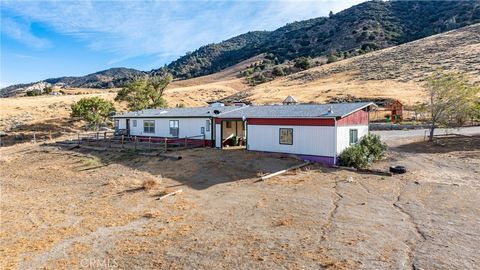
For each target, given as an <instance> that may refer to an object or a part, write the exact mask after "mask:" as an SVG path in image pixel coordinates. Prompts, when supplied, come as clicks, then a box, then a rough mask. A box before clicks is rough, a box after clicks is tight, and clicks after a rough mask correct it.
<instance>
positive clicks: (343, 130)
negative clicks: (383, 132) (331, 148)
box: [337, 125, 368, 155]
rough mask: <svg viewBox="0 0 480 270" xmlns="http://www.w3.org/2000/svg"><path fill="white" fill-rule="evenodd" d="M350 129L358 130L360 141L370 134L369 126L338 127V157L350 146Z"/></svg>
mask: <svg viewBox="0 0 480 270" xmlns="http://www.w3.org/2000/svg"><path fill="white" fill-rule="evenodd" d="M350 129H356V130H358V140H361V138H362V137H363V136H365V135H367V134H368V125H362V126H337V155H340V154H341V153H342V151H343V150H345V148H347V147H349V146H350Z"/></svg>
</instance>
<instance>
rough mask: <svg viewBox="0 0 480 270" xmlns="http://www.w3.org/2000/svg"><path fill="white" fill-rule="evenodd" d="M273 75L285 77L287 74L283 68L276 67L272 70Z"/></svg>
mask: <svg viewBox="0 0 480 270" xmlns="http://www.w3.org/2000/svg"><path fill="white" fill-rule="evenodd" d="M272 74H273V75H274V76H277V77H278V76H283V75H285V72H283V69H282V68H281V67H274V68H273V70H272Z"/></svg>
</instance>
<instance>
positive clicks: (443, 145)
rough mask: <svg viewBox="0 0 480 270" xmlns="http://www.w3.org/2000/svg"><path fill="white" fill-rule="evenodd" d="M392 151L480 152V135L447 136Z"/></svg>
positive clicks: (414, 143)
mask: <svg viewBox="0 0 480 270" xmlns="http://www.w3.org/2000/svg"><path fill="white" fill-rule="evenodd" d="M392 150H394V151H399V152H407V153H426V154H436V153H449V152H456V151H477V150H480V135H476V136H445V137H437V138H435V139H434V140H433V141H432V142H430V141H420V142H413V143H408V144H404V145H400V146H397V147H393V148H392Z"/></svg>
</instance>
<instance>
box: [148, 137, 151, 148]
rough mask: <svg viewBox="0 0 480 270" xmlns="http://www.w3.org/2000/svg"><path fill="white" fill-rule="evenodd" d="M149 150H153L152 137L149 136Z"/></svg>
mask: <svg viewBox="0 0 480 270" xmlns="http://www.w3.org/2000/svg"><path fill="white" fill-rule="evenodd" d="M148 151H152V137H148Z"/></svg>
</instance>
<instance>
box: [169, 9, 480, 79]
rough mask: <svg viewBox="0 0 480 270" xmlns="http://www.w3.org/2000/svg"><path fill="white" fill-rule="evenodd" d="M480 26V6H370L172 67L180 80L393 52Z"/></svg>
mask: <svg viewBox="0 0 480 270" xmlns="http://www.w3.org/2000/svg"><path fill="white" fill-rule="evenodd" d="M476 22H480V1H478V0H477V1H387V2H383V1H370V2H365V3H362V4H359V5H356V6H353V7H351V8H348V9H346V10H344V11H341V12H339V13H337V14H334V15H332V16H330V17H328V18H327V17H320V18H315V19H311V20H306V21H300V22H294V23H291V24H287V25H286V26H284V27H281V28H279V29H277V30H275V31H272V32H266V31H263V32H249V33H246V34H243V35H240V36H237V37H234V38H231V39H228V40H226V41H223V42H220V43H217V44H210V45H207V46H203V47H201V48H200V49H198V50H196V51H194V52H192V53H188V54H187V55H185V56H183V57H180V58H179V59H178V60H176V61H173V62H172V63H170V64H169V65H168V68H169V69H171V71H172V73H173V74H174V76H175V77H177V78H191V77H198V76H202V75H207V74H211V73H215V72H218V71H219V70H221V69H224V68H226V67H229V66H232V65H234V64H236V63H238V62H240V61H242V60H245V59H248V58H250V57H253V56H255V55H258V54H260V53H271V54H274V56H275V57H276V58H277V59H278V61H280V62H281V61H283V60H288V59H290V60H291V59H294V58H297V57H301V56H310V57H316V56H321V55H328V54H335V55H337V56H339V57H341V58H343V57H351V56H355V55H358V54H362V53H364V52H368V51H372V50H377V49H381V48H387V47H391V46H394V45H398V44H402V43H405V42H408V41H412V40H416V39H419V38H423V37H426V36H429V35H433V34H436V33H441V32H445V31H448V30H451V29H456V28H460V27H463V26H466V25H470V24H473V23H476Z"/></svg>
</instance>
